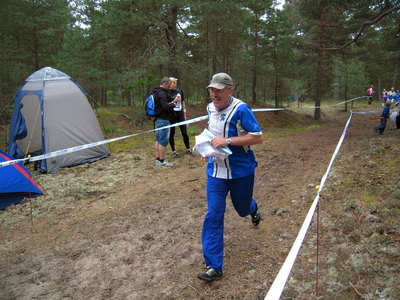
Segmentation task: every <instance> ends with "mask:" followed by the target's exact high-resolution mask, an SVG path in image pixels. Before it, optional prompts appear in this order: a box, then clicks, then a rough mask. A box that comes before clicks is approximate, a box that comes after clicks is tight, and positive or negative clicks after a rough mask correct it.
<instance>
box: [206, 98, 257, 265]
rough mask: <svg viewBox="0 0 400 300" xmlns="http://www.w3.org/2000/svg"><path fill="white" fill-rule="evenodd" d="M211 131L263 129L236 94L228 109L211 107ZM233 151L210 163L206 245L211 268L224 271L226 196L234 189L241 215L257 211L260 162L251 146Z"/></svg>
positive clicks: (243, 132)
mask: <svg viewBox="0 0 400 300" xmlns="http://www.w3.org/2000/svg"><path fill="white" fill-rule="evenodd" d="M207 111H208V114H209V126H208V130H209V131H211V132H212V133H213V134H214V135H215V136H222V137H226V138H228V137H235V136H243V135H246V134H248V133H250V134H255V135H261V134H262V132H261V129H260V126H259V125H258V122H257V120H256V118H255V116H254V114H253V112H252V111H251V109H250V107H249V106H248V105H247V104H246V103H244V102H243V101H241V100H239V99H237V98H234V97H232V98H231V101H230V103H229V105H228V107H226V108H225V109H223V110H221V111H219V110H218V109H216V107H215V106H214V104H213V103H210V104H209V105H208V107H207ZM229 148H230V149H231V150H232V154H231V155H230V156H229V157H228V158H226V159H224V160H222V159H219V158H214V157H210V159H209V162H208V165H207V175H208V181H207V200H208V212H207V214H206V216H205V218H204V223H203V232H202V245H203V254H204V260H205V263H206V265H207V266H208V267H212V268H213V269H216V270H218V271H222V265H223V255H224V214H225V208H226V197H227V195H228V192H230V195H231V198H232V202H233V206H234V208H235V210H236V211H237V213H238V214H239V216H241V217H245V216H248V215H249V214H252V213H255V212H256V211H257V203H256V201H255V200H254V199H253V185H254V172H255V168H256V167H257V162H256V160H255V156H254V153H253V151H251V149H250V147H249V146H247V147H242V146H229Z"/></svg>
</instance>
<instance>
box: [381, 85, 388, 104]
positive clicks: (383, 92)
mask: <svg viewBox="0 0 400 300" xmlns="http://www.w3.org/2000/svg"><path fill="white" fill-rule="evenodd" d="M387 99H388V92H387V91H386V89H383V91H382V107H385V105H386V101H387Z"/></svg>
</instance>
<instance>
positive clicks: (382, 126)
mask: <svg viewBox="0 0 400 300" xmlns="http://www.w3.org/2000/svg"><path fill="white" fill-rule="evenodd" d="M390 105H391V102H390V100H387V101H386V104H385V107H384V108H383V110H382V114H381V117H380V121H381V124H379V125H378V126H375V127H374V130H375V132H378V133H379V134H383V133H384V132H385V128H386V124H387V119H388V118H389V113H390Z"/></svg>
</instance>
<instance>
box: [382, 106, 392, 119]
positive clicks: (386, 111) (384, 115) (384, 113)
mask: <svg viewBox="0 0 400 300" xmlns="http://www.w3.org/2000/svg"><path fill="white" fill-rule="evenodd" d="M389 111H390V106H385V108H384V109H383V110H382V114H381V118H385V119H387V118H389Z"/></svg>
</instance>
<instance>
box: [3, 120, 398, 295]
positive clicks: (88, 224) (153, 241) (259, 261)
mask: <svg viewBox="0 0 400 300" xmlns="http://www.w3.org/2000/svg"><path fill="white" fill-rule="evenodd" d="M348 115H349V114H348V113H345V112H336V113H335V114H334V115H332V116H331V118H329V120H326V119H325V120H324V121H321V122H318V123H314V125H312V126H310V125H303V127H301V125H299V127H298V128H297V129H293V128H292V129H290V128H287V129H277V128H269V127H268V124H266V123H264V122H265V121H264V120H262V121H261V122H260V123H262V126H263V127H264V131H265V132H266V134H265V143H264V144H262V145H257V146H255V147H253V149H254V151H255V152H256V155H257V160H258V162H259V167H258V169H257V173H256V183H255V195H254V196H255V198H256V199H257V201H258V204H259V207H260V211H261V213H262V217H263V220H262V222H261V224H260V226H259V227H257V228H254V227H253V226H252V224H251V221H250V219H249V218H248V217H247V218H240V217H239V216H238V215H237V214H236V213H235V211H234V209H233V207H232V205H231V203H230V200H228V201H227V212H226V217H225V265H224V277H223V279H222V280H220V281H217V282H212V283H205V282H202V281H200V280H198V279H197V278H196V274H197V273H199V272H201V271H203V269H204V265H203V259H202V251H201V226H202V221H203V217H204V214H205V213H206V209H207V207H206V206H207V205H206V197H205V184H206V176H205V165H203V164H202V163H200V162H199V157H197V156H190V155H186V154H183V151H182V154H181V156H180V157H179V158H176V159H173V158H171V159H170V161H172V162H173V163H174V164H175V165H174V166H173V167H171V168H160V167H156V166H155V165H154V163H153V161H152V160H151V152H148V151H147V152H146V151H145V150H144V149H146V148H149V147H150V148H151V146H149V145H143V146H142V147H143V148H141V149H140V148H139V147H138V149H131V150H127V151H126V152H124V153H118V154H114V155H112V156H111V157H110V158H107V159H106V160H102V161H99V162H96V163H93V164H91V165H85V166H80V167H76V168H71V169H65V170H63V171H61V172H59V173H57V174H53V175H41V176H38V181H39V182H40V183H41V184H42V185H43V186H44V187H45V189H46V191H47V195H46V196H45V197H40V198H37V199H34V200H33V201H32V202H30V201H27V202H25V203H23V204H20V205H17V206H14V207H11V208H9V209H7V210H6V211H2V212H0V221H1V224H2V225H1V232H0V235H1V240H2V243H1V247H0V299H263V298H264V297H265V295H266V294H267V292H268V290H269V287H270V286H271V284H272V282H273V280H274V278H275V276H276V274H277V272H278V271H279V269H280V266H281V265H282V263H283V261H284V259H285V258H286V255H287V253H288V252H289V250H290V247H291V245H292V243H293V241H294V239H295V237H296V235H297V233H298V230H299V229H300V226H301V224H302V222H303V220H304V217H305V215H306V213H307V211H308V209H309V207H310V205H311V202H312V201H313V200H314V197H315V195H316V189H315V186H316V185H318V184H319V182H320V180H321V177H322V176H323V174H324V173H325V171H326V169H327V167H328V163H329V161H330V159H331V156H332V154H333V151H334V149H335V147H336V144H337V143H338V141H339V138H340V136H341V134H342V130H343V128H344V125H345V122H346V121H347V118H348ZM377 119H378V118H377V115H376V114H375V115H355V116H354V117H353V121H352V123H351V126H350V129H349V132H348V136H347V138H346V141H345V143H344V146H343V149H342V150H341V153H340V154H339V159H338V162H337V163H336V164H335V166H334V168H333V171H332V172H333V174H332V180H334V181H335V182H342V181H341V180H343V178H347V176H348V173H346V172H348V171H346V170H347V169H346V166H348V165H349V163H350V162H351V164H352V170H354V169H357V170H359V172H365V171H363V170H365V169H366V168H367V169H368V166H367V167H366V166H365V165H361V164H358V163H357V162H359V161H362V160H363V156H364V155H366V154H365V153H361V152H360V151H361V150H360V147H364V148H363V151H368V147H372V146H371V145H373V146H374V147H375V146H376V145H380V146H382V147H385V145H386V146H387V144H388V143H389V142H388V141H393V140H395V141H396V143H398V140H399V139H400V133H398V132H395V131H390V130H388V131H387V133H386V134H385V135H383V136H377V135H376V134H375V133H374V132H373V131H372V129H371V128H372V127H373V126H374V125H376V123H377ZM178 136H179V133H178ZM371 140H372V141H374V142H373V143H372V144H371ZM368 145H370V146H368ZM380 146H378V147H380ZM398 146H399V144H397V149H398V148H399V147H398ZM392 147H393V148H391V149H392V150H393V149H395V148H396V147H395V146H392ZM374 149H375V148H374ZM371 151H373V150H371ZM371 151H370V152H368V155H372V156H373V154H371V153H372V152H371ZM393 151H394V157H395V158H396V157H398V154H399V152H395V150H393ZM393 151H391V152H393ZM396 151H397V150H396ZM376 152H377V153H375V154H376V155H379V151H376ZM149 153H150V154H149ZM357 155H358V156H359V157H358V158H357ZM354 157H356V158H355V159H354ZM395 158H394V159H395ZM371 160H373V158H371V157H369V158H368V161H371ZM396 162H398V160H397V161H396ZM397 166H398V165H397ZM373 167H376V165H371V166H369V168H373ZM397 173H398V172H397ZM353 175H354V174H353ZM353 175H352V176H353ZM361 175H362V173H358V175H354V176H361ZM363 176H365V174H364V175H363ZM396 178H397V179H396V180H397V187H398V180H399V178H398V176H397V177H396ZM329 180H330V179H328V181H329ZM342 183H343V184H346V183H345V182H342ZM365 188H366V187H365V186H360V187H359V188H354V189H352V190H341V189H340V188H338V187H337V186H335V185H334V184H330V185H328V186H327V192H326V196H325V197H324V196H323V197H322V200H321V201H324V202H323V203H324V204H323V205H322V207H321V215H322V217H321V218H322V219H321V221H320V222H321V223H322V225H321V230H322V231H323V232H324V235H323V237H322V238H321V244H322V245H321V249H320V250H319V251H320V253H321V256H322V257H321V258H320V260H321V266H320V270H319V271H320V279H319V280H320V283H319V290H318V293H319V296H320V298H322V299H334V298H336V299H361V298H364V299H395V298H394V297H396V295H398V294H396V292H395V291H393V290H390V291H389V292H387V293H386V294H385V295H386V298H379V297H378V296H377V294H376V291H382V293H383V290H384V289H385V288H388V287H389V288H390V284H387V285H386V286H380V285H379V284H380V282H381V281H385V280H386V278H395V279H396V278H397V279H398V275H396V274H398V273H399V272H398V271H399V270H398V267H397V269H396V265H395V266H392V268H388V269H385V270H381V272H382V275H380V274H379V271H378V274H375V276H381V277H380V279H381V280H380V281H379V280H378V283H377V286H368V284H367V283H368V281H367V280H364V281H362V279H363V278H364V277H363V276H365V277H368V276H369V275H362V273H361V272H359V273H357V275H354V280H353V281H352V282H350V283H349V282H344V283H342V282H341V279H340V277H341V275H340V274H342V275H343V273H340V272H347V271H349V270H353V269H345V268H344V269H340V268H339V267H336V268H335V270H336V271H337V272H339V274H338V275H337V276H336V277H334V275H332V274H331V269H330V266H329V265H328V262H326V258H327V257H329V255H330V253H332V252H333V253H335V252H336V251H337V250H335V249H334V247H335V245H338V244H339V241H338V240H336V241H335V240H332V236H330V235H329V234H328V233H327V232H335V230H334V228H335V224H334V222H335V220H336V219H335V218H338V216H336V217H335V216H334V215H333V214H332V213H331V212H332V211H334V210H335V209H337V207H334V206H331V205H328V204H327V203H326V202H325V201H327V200H328V201H329V202H334V201H336V200H338V201H339V200H341V199H347V198H348V197H349V195H352V196H353V197H356V196H357V195H358V194H359V193H361V192H362V191H364V190H365ZM61 191H62V192H61ZM328 191H329V193H328ZM323 195H324V194H323ZM395 207H396V206H395ZM397 210H398V208H397ZM342 217H343V216H342ZM396 226H397V227H395V229H394V230H395V233H394V234H393V235H394V236H395V235H396V234H397V237H396V238H397V240H396V239H395V242H394V244H393V243H391V244H390V247H394V249H397V253H398V252H399V251H398V249H399V239H398V234H399V232H398V225H396ZM389 227H390V226H389ZM335 234H336V233H335ZM337 234H339V233H337ZM340 234H343V231H340ZM315 236H316V230H315V225H313V226H312V228H311V229H310V233H309V234H308V236H307V239H306V241H305V246H304V249H302V250H301V252H300V258H299V261H298V263H296V265H295V270H294V272H293V273H292V274H291V277H290V279H289V282H288V284H287V286H286V288H285V291H284V293H283V299H313V298H316V296H315V286H316V278H315V267H316V265H315V261H316V249H315V248H316V246H315ZM346 241H347V245H348V247H349V248H350V247H352V245H354V244H360V240H358V241H352V240H351V239H347V240H346ZM340 245H341V244H340ZM370 248H371V249H375V248H374V247H372V246H371V247H370ZM348 255H351V254H348ZM398 258H399V257H398V254H397V256H396V254H393V255H392V256H390V255H389V256H388V260H393V259H398ZM397 262H398V260H397ZM341 264H342V265H343V264H344V261H342V262H341ZM387 264H388V265H390V264H389V263H388V262H387ZM331 267H332V266H331ZM346 270H347V271H346ZM354 272H356V271H354ZM383 273H384V274H383ZM327 276H328V277H327ZM329 276H331V277H329ZM332 276H333V277H332ZM386 276H387V277H386ZM393 276H394V277H393ZM396 276H397V277H396ZM332 280H333V281H336V282H337V284H335V286H330V285H329V283H328V281H329V282H332ZM397 286H398V285H397ZM335 287H336V288H335ZM360 295H361V296H360ZM368 295H370V298H368V297H369V296H368ZM382 295H383V294H382Z"/></svg>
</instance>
